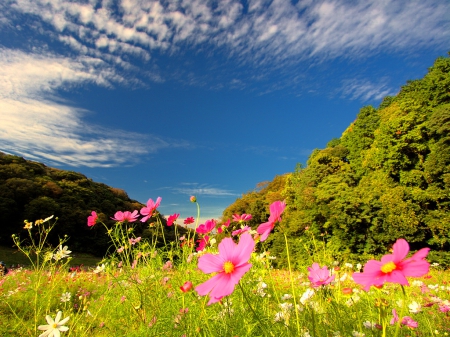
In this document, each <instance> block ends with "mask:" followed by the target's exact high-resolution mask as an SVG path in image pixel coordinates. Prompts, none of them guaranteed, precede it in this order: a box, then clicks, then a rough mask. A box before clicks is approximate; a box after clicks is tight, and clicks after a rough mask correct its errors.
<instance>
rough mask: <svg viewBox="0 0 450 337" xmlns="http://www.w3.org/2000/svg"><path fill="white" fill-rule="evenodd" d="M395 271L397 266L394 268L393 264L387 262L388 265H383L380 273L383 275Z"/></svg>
mask: <svg viewBox="0 0 450 337" xmlns="http://www.w3.org/2000/svg"><path fill="white" fill-rule="evenodd" d="M395 269H397V266H396V265H395V263H394V262H392V261H389V262H388V263H386V264H384V265H383V266H382V267H381V271H382V272H383V273H385V274H388V273H390V272H392V271H393V270H395Z"/></svg>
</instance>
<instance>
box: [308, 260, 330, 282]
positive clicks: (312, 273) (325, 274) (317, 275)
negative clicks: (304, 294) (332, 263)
mask: <svg viewBox="0 0 450 337" xmlns="http://www.w3.org/2000/svg"><path fill="white" fill-rule="evenodd" d="M308 271H309V275H308V278H309V280H310V281H311V283H312V286H313V287H314V288H318V287H320V286H322V285H326V284H329V283H331V282H333V280H334V278H335V275H333V276H330V271H329V270H328V268H327V267H326V266H323V267H322V268H320V266H319V264H318V263H313V264H312V266H311V267H308Z"/></svg>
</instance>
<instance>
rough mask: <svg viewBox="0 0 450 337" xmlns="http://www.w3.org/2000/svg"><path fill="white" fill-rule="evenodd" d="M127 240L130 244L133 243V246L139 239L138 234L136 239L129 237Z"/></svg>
mask: <svg viewBox="0 0 450 337" xmlns="http://www.w3.org/2000/svg"><path fill="white" fill-rule="evenodd" d="M128 241H129V242H130V245H133V246H134V245H135V244H136V243H138V242H139V241H141V237H140V236H139V237H137V238H136V239H134V238H131V239H129V240H128Z"/></svg>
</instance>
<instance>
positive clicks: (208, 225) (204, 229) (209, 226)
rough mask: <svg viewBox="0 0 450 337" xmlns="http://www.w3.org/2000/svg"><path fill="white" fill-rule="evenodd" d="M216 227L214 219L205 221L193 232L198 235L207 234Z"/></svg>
mask: <svg viewBox="0 0 450 337" xmlns="http://www.w3.org/2000/svg"><path fill="white" fill-rule="evenodd" d="M215 227H216V221H215V220H214V219H211V220H206V222H205V223H204V224H201V225H200V226H198V228H197V229H196V230H195V231H196V232H197V233H199V234H208V233H209V232H211V231H212V230H213V229H214V228H215Z"/></svg>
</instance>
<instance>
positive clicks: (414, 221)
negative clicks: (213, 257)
mask: <svg viewBox="0 0 450 337" xmlns="http://www.w3.org/2000/svg"><path fill="white" fill-rule="evenodd" d="M281 177H283V179H282V180H284V184H280V183H277V184H273V182H272V183H271V184H272V185H276V186H277V188H275V189H272V190H270V189H262V190H256V191H252V192H250V193H248V194H245V195H244V196H243V197H242V198H239V199H238V200H237V201H236V202H235V203H234V204H233V205H230V207H228V208H227V210H225V212H224V219H225V220H226V219H227V218H228V217H230V214H232V212H234V211H236V210H237V211H239V212H241V213H251V214H253V215H254V216H255V217H256V218H263V219H264V218H266V217H267V215H268V211H267V210H268V205H269V203H270V202H271V201H272V199H273V198H272V197H271V195H270V194H272V195H274V194H277V195H278V196H281V200H283V199H285V200H286V202H287V205H288V207H287V210H286V211H285V214H284V217H283V222H282V224H281V226H278V227H276V229H275V232H274V234H272V235H271V236H269V240H268V243H269V244H270V245H271V252H273V253H274V254H276V255H277V256H278V255H279V256H281V258H279V259H277V262H278V264H279V265H284V264H285V263H286V260H285V259H283V256H284V250H285V244H284V234H287V237H288V238H289V241H290V246H292V250H293V252H294V253H295V254H296V256H295V257H296V258H298V259H301V258H302V254H304V252H305V251H306V250H307V249H308V245H310V244H311V242H312V241H311V238H312V236H314V237H315V238H316V239H318V240H320V241H323V242H324V244H325V245H326V246H327V250H329V251H331V252H333V255H334V257H335V258H336V259H339V258H342V259H354V260H364V259H366V258H367V257H369V256H372V255H377V254H382V253H386V252H387V251H388V249H389V248H390V247H391V246H392V243H394V242H395V240H396V239H398V238H405V239H406V240H407V241H408V242H409V243H410V245H411V248H412V249H418V248H421V247H424V246H428V247H430V248H431V249H432V253H431V255H430V258H431V259H432V260H434V261H437V262H439V263H441V264H442V265H446V266H449V265H450V254H449V250H450V230H449V229H450V58H448V57H442V58H438V59H437V60H436V61H435V63H434V65H433V66H432V67H431V68H429V69H428V73H427V74H426V75H425V77H424V78H422V79H419V80H414V81H408V82H407V84H406V85H405V86H403V87H402V88H401V90H400V92H399V93H398V94H397V95H396V96H395V97H386V98H385V99H384V100H383V101H382V103H381V104H380V106H379V107H378V108H375V107H372V106H366V107H363V108H362V109H361V110H360V112H359V114H358V116H357V119H356V120H355V121H354V122H353V123H352V124H351V125H350V126H349V127H348V128H347V129H346V130H345V131H344V133H343V134H342V136H341V137H340V138H339V139H333V140H330V142H329V143H328V145H327V147H326V148H325V149H316V150H314V151H313V152H312V154H311V155H310V157H309V160H308V162H307V166H306V167H301V166H299V167H298V168H297V169H296V170H295V172H293V173H290V174H287V175H285V176H281ZM275 180H277V181H280V180H281V178H280V177H276V179H275ZM275 180H274V182H275ZM269 186H270V184H269ZM249 200H254V201H257V207H256V206H255V204H254V203H249V202H248V201H249ZM253 227H255V224H253Z"/></svg>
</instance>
